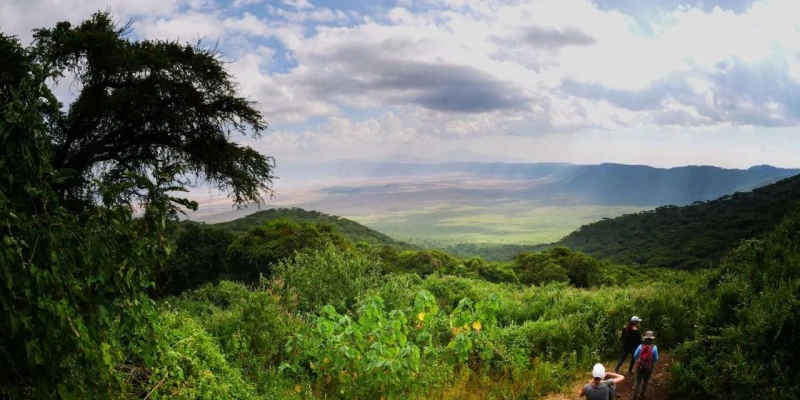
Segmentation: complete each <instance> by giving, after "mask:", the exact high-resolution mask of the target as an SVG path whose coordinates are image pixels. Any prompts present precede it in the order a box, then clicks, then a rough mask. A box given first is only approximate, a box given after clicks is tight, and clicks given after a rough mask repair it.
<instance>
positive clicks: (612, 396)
mask: <svg viewBox="0 0 800 400" xmlns="http://www.w3.org/2000/svg"><path fill="white" fill-rule="evenodd" d="M608 400H617V385H615V384H613V383H612V384H610V385H608Z"/></svg>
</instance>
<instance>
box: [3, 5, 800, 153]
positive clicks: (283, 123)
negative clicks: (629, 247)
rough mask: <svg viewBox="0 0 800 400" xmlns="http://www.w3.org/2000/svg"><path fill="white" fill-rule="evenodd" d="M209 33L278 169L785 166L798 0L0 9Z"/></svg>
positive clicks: (29, 23)
mask: <svg viewBox="0 0 800 400" xmlns="http://www.w3.org/2000/svg"><path fill="white" fill-rule="evenodd" d="M105 9H110V10H111V11H112V12H114V14H115V16H116V17H117V18H119V19H120V20H127V19H129V18H130V19H133V21H134V25H133V26H134V29H135V31H134V36H135V37H136V38H138V39H180V40H183V41H192V42H194V41H195V40H197V38H201V37H202V38H205V42H206V43H209V44H213V43H214V42H215V41H217V40H219V42H220V46H221V49H222V50H223V52H224V54H225V57H226V58H227V59H228V60H229V61H231V64H229V68H230V70H231V71H232V72H233V73H234V75H235V77H236V79H237V80H238V81H239V82H240V83H241V84H242V92H243V94H245V95H247V96H248V97H250V98H251V99H253V100H255V101H257V103H258V107H259V108H260V109H261V110H262V111H263V113H264V115H265V116H266V118H267V120H268V121H269V122H270V128H269V131H268V133H267V134H266V135H264V136H263V137H262V138H261V139H259V140H253V139H249V138H238V139H237V140H240V141H242V142H243V143H247V144H248V145H251V146H253V147H255V148H257V149H259V150H260V151H262V152H264V153H266V154H269V155H273V156H275V157H276V158H277V161H278V165H279V166H280V165H281V164H286V163H293V162H299V161H313V160H325V159H335V158H351V159H358V158H361V159H382V158H385V157H389V156H394V155H398V154H409V155H413V156H414V157H415V158H420V157H421V158H430V159H437V157H441V155H445V154H446V155H447V156H446V158H448V159H452V158H454V157H456V158H458V154H463V158H467V159H475V160H479V159H483V160H491V161H503V160H514V161H519V160H525V161H531V162H536V161H564V162H575V163H597V162H622V163H632V164H650V165H656V166H674V165H686V164H712V165H720V166H726V167H739V168H741V167H749V166H751V165H756V164H773V165H778V166H793V167H797V166H800V161H798V160H800V159H799V158H797V157H796V154H800V137H798V135H797V125H798V123H800V29H799V28H800V20H797V18H796V15H798V11H800V4H797V2H796V0H759V1H751V0H727V1H717V2H714V1H699V0H680V1H679V0H653V1H642V0H597V1H591V0H525V1H523V0H513V1H511V0H509V1H497V0H482V1H467V0H373V1H355V0H353V1H347V0H327V1H325V0H224V1H215V0H83V1H80V2H66V1H62V0H10V1H9V0H6V1H4V2H0V29H2V30H3V31H5V32H7V33H13V34H17V35H19V36H20V37H21V38H22V39H23V40H29V39H30V30H31V29H33V28H37V27H42V26H51V25H53V24H54V23H55V22H57V21H61V20H70V21H73V22H79V21H81V20H82V19H85V18H87V17H88V16H89V15H90V14H91V13H92V12H93V11H97V10H105Z"/></svg>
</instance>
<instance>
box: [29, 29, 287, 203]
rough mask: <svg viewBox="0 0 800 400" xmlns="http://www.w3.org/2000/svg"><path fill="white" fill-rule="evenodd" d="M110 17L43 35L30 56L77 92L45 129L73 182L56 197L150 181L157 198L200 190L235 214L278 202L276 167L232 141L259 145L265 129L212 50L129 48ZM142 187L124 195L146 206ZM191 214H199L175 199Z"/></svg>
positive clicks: (167, 44)
mask: <svg viewBox="0 0 800 400" xmlns="http://www.w3.org/2000/svg"><path fill="white" fill-rule="evenodd" d="M129 34H130V25H125V26H122V27H117V26H115V24H114V23H113V22H112V20H111V18H110V16H109V15H108V14H106V13H98V14H95V15H94V16H93V17H92V18H91V19H89V20H87V21H85V22H83V23H82V24H80V25H78V26H72V25H71V24H70V23H69V22H61V23H58V24H57V25H56V26H55V28H52V29H38V30H36V31H35V34H34V42H33V45H32V46H31V48H29V49H28V51H29V52H30V55H31V58H32V60H33V62H34V63H36V64H38V65H39V66H41V67H43V68H44V69H45V70H47V71H49V73H50V74H51V76H52V77H53V78H54V79H56V81H57V82H63V81H65V80H66V79H65V78H69V79H71V82H73V83H72V85H74V86H75V87H77V88H78V90H79V92H78V94H77V96H76V97H75V100H74V101H73V102H72V103H71V104H70V105H69V107H68V109H67V110H66V111H64V112H60V113H58V115H56V116H55V117H54V118H51V119H50V120H49V121H48V122H49V124H48V134H49V136H50V140H51V143H52V164H53V168H54V169H56V170H64V171H69V172H71V173H72V174H73V178H72V179H69V180H65V181H64V182H63V183H61V184H60V185H59V186H58V187H57V190H58V191H59V193H61V195H62V196H63V197H64V198H65V199H70V201H71V202H77V204H78V205H80V204H84V203H86V202H91V201H94V200H96V199H97V197H98V190H99V187H98V185H97V184H96V180H97V181H99V182H101V183H102V184H105V185H111V184H119V183H122V182H126V181H130V180H131V179H132V178H131V173H133V174H136V175H137V176H148V177H150V178H151V179H152V180H153V181H154V183H156V184H157V186H158V187H159V189H160V191H161V192H163V193H168V192H171V191H176V190H182V188H184V187H185V186H187V185H189V184H191V183H193V181H195V182H197V181H203V182H206V183H208V184H209V185H211V186H214V187H216V188H218V189H220V190H224V191H227V192H228V193H229V195H230V196H231V197H233V200H234V202H235V204H237V205H242V204H245V203H248V202H254V203H257V204H261V203H262V202H263V200H264V198H263V196H264V195H271V193H272V179H273V175H272V173H273V168H274V160H273V159H272V158H271V157H268V156H264V155H262V154H260V153H258V152H257V151H255V150H253V149H252V148H250V147H247V146H242V145H239V144H237V143H235V142H233V141H232V140H231V134H232V133H240V134H247V133H248V132H249V133H252V136H253V137H259V136H260V134H261V133H262V131H263V130H264V129H266V127H267V124H266V122H265V121H264V119H263V117H262V115H261V113H260V112H259V111H258V110H257V109H256V108H254V105H253V104H252V103H251V102H250V101H248V100H246V99H245V98H242V97H240V96H238V95H237V84H236V82H235V81H234V80H233V79H232V77H231V75H230V74H229V73H228V71H226V70H225V68H224V63H223V61H222V60H221V58H220V55H219V53H218V52H217V51H216V50H215V49H205V48H201V47H199V46H191V45H183V44H180V43H178V42H174V41H150V40H145V41H131V40H128V35H129ZM154 195H156V194H155V193H151V191H150V190H148V189H147V188H146V187H145V185H142V184H136V185H134V186H132V187H130V188H129V189H128V190H126V191H125V192H124V193H123V196H124V199H125V200H126V201H129V202H132V201H136V200H145V201H147V200H148V199H150V198H151V197H152V196H154ZM171 200H173V202H177V203H180V204H183V205H184V206H189V207H190V208H195V207H196V204H192V203H190V202H187V201H183V200H180V199H177V198H172V199H171Z"/></svg>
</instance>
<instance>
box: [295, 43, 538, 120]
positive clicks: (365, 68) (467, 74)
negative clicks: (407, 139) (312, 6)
mask: <svg viewBox="0 0 800 400" xmlns="http://www.w3.org/2000/svg"><path fill="white" fill-rule="evenodd" d="M398 45H399V44H398V43H388V44H387V45H386V47H383V46H381V47H380V48H375V47H370V46H359V47H357V46H349V47H345V48H342V49H339V50H337V51H336V52H333V53H331V54H326V55H325V56H324V57H320V58H318V59H315V60H314V65H326V66H327V67H326V68H324V69H321V70H320V73H319V74H317V75H315V76H314V77H312V78H310V79H308V80H306V81H305V83H306V84H307V85H309V88H310V89H311V91H312V92H314V93H315V94H316V95H317V96H320V97H330V96H341V95H345V96H346V95H363V94H365V93H369V94H371V95H377V96H379V97H381V98H383V99H384V100H385V101H387V102H389V103H394V104H416V105H419V106H422V107H425V108H428V109H432V110H437V111H448V112H464V113H477V112H487V111H495V110H509V109H525V108H526V107H527V105H528V103H529V102H530V99H529V98H527V97H526V96H525V95H524V94H523V93H522V92H521V91H520V89H518V88H516V87H514V86H512V85H511V84H509V83H507V82H504V81H501V80H499V79H497V78H495V77H493V76H491V75H489V74H487V73H484V72H482V71H480V70H478V69H476V68H473V67H470V66H464V65H453V64H448V63H446V62H439V63H433V62H421V61H416V60H402V58H400V57H398V58H393V57H391V56H390V55H389V54H387V50H389V51H388V52H389V53H391V52H392V50H391V49H393V48H394V49H395V50H397V51H399V50H401V48H402V49H405V48H404V47H403V46H401V48H397V46H398Z"/></svg>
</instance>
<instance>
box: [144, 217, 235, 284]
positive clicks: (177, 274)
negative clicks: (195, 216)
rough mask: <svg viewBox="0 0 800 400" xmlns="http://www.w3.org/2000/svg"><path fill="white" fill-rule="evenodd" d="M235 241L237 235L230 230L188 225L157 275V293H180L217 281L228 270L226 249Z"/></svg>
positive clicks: (193, 224)
mask: <svg viewBox="0 0 800 400" xmlns="http://www.w3.org/2000/svg"><path fill="white" fill-rule="evenodd" d="M233 240H234V235H233V234H232V233H231V232H229V231H227V230H223V229H218V228H212V227H204V226H202V225H200V224H195V223H190V224H188V225H187V226H186V228H185V230H184V231H183V232H182V233H181V235H180V236H179V237H178V240H177V242H176V246H175V247H176V249H175V252H174V253H173V255H172V257H170V259H169V262H168V263H167V265H166V267H165V268H164V270H162V271H159V273H158V274H157V277H156V278H157V279H156V289H157V292H158V293H159V294H160V295H176V294H180V293H181V292H183V291H185V290H189V289H195V288H197V287H199V286H201V285H203V284H206V283H209V282H216V281H217V280H218V279H219V276H220V274H222V273H223V272H225V271H226V269H227V268H226V262H227V261H226V252H227V249H228V246H229V245H230V244H231V242H233Z"/></svg>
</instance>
